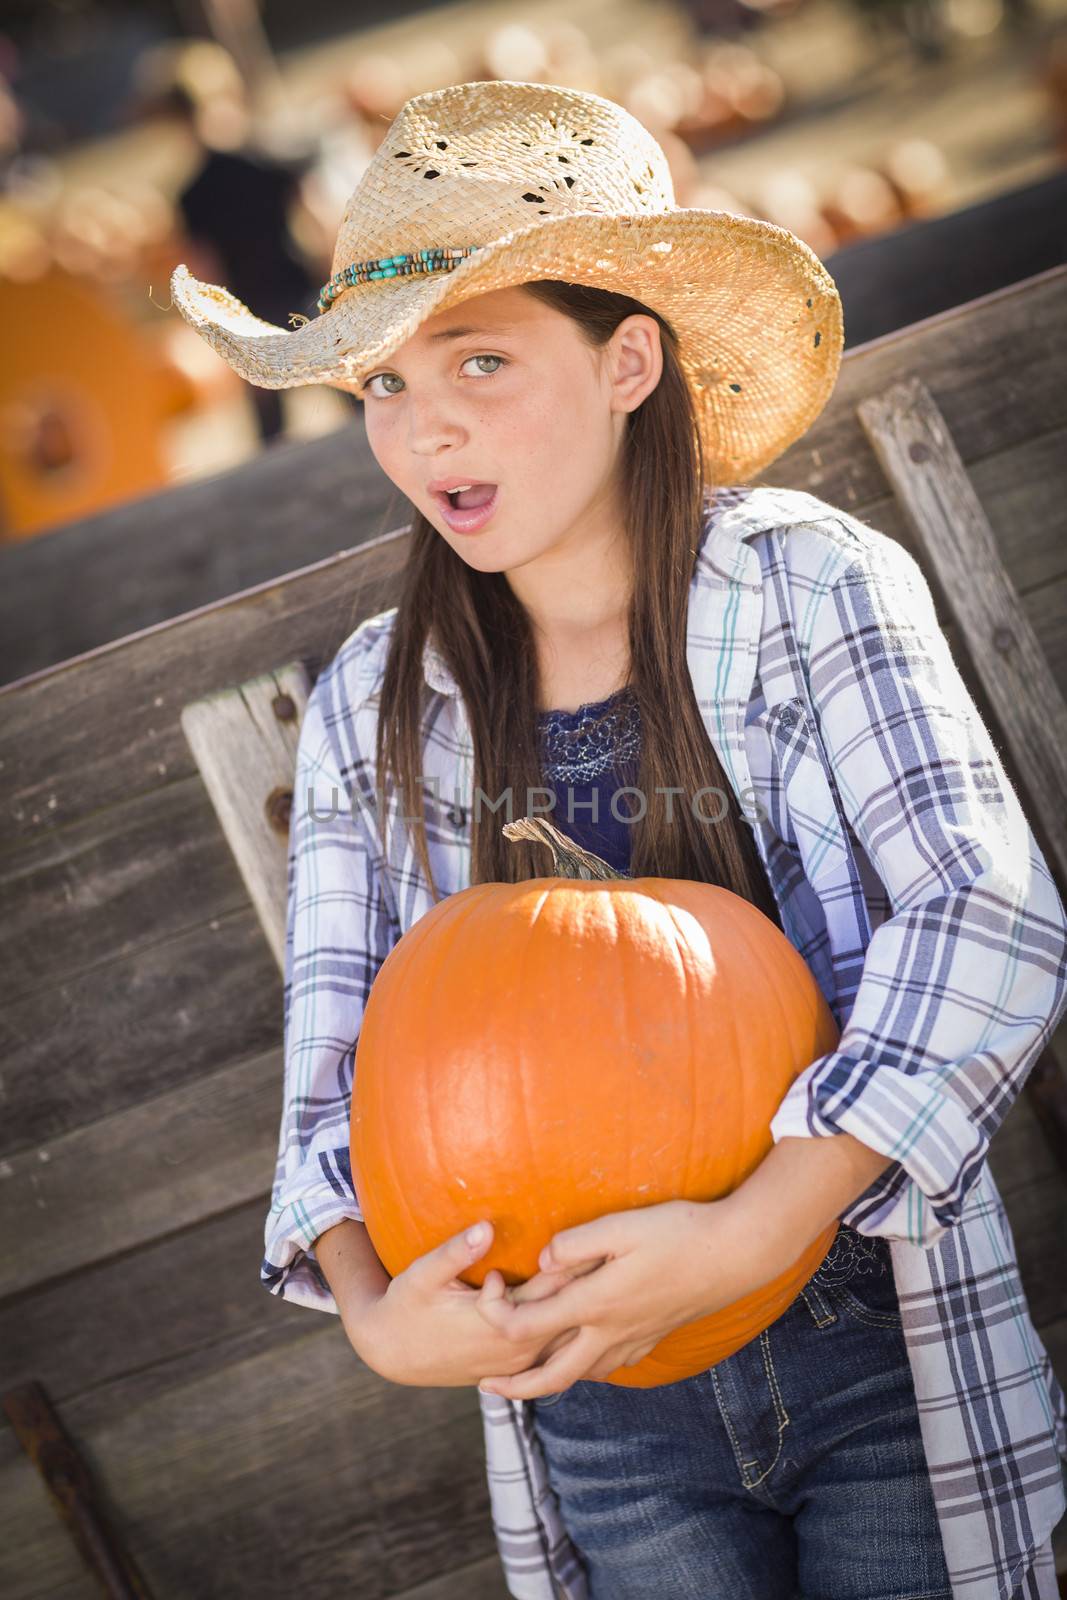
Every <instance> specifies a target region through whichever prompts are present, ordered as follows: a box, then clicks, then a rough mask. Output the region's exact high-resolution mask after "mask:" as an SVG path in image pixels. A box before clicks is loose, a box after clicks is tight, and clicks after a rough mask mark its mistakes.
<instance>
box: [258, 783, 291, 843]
mask: <svg viewBox="0 0 1067 1600" xmlns="http://www.w3.org/2000/svg"><path fill="white" fill-rule="evenodd" d="M264 810H265V811H266V813H267V821H268V822H269V823H270V825H271V827H272V828H273V829H274V831H275V833H285V834H287V833H288V832H289V818H290V817H291V816H292V813H293V791H292V789H285V788H278V789H272V790H271V792H270V794H269V795H268V796H267V800H266V805H265V806H264Z"/></svg>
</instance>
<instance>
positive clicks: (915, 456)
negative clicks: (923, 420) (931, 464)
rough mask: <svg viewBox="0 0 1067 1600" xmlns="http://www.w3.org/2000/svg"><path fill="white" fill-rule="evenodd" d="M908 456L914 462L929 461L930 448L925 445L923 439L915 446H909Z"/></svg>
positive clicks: (918, 440) (917, 441) (916, 442)
mask: <svg viewBox="0 0 1067 1600" xmlns="http://www.w3.org/2000/svg"><path fill="white" fill-rule="evenodd" d="M908 455H909V456H910V457H911V459H912V461H929V459H930V446H929V445H928V444H923V442H922V440H921V439H917V440H916V441H915V443H914V444H910V445H909V446H908Z"/></svg>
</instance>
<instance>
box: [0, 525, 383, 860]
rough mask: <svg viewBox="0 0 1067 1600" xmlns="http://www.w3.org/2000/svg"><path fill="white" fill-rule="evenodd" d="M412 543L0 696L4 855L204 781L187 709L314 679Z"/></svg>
mask: <svg viewBox="0 0 1067 1600" xmlns="http://www.w3.org/2000/svg"><path fill="white" fill-rule="evenodd" d="M407 538H408V536H407V534H406V533H398V534H392V535H389V534H387V535H385V536H384V537H383V538H381V539H375V540H372V541H370V542H368V544H367V545H365V546H364V547H363V548H362V550H361V551H360V552H359V554H360V557H361V559H359V560H358V561H357V560H356V559H355V557H354V556H352V555H351V554H346V555H340V556H335V557H331V558H330V559H328V560H326V561H323V562H319V563H318V564H316V565H315V566H312V567H308V568H306V569H305V570H304V571H303V572H301V573H299V574H297V575H296V576H294V577H290V578H288V579H285V580H282V581H280V582H277V583H270V584H266V585H264V586H261V587H260V588H258V589H251V590H248V591H247V592H246V593H245V594H242V595H238V596H235V597H234V598H233V599H232V600H229V601H226V602H223V603H221V604H219V605H215V606H209V607H207V608H205V609H204V610H202V611H197V612H192V613H190V614H189V615H188V616H186V617H182V618H178V619H175V620H174V621H173V622H166V623H161V624H160V625H159V626H158V627H155V628H149V629H146V630H145V631H144V632H143V633H140V634H135V635H134V636H133V637H131V638H130V639H125V640H120V641H119V642H118V643H116V644H113V645H105V646H103V647H102V648H101V649H100V650H96V651H92V652H91V653H90V654H89V655H88V656H81V657H77V658H76V659H75V660H73V661H68V662H64V663H63V664H62V666H59V667H55V668H49V669H48V670H47V671H46V672H43V673H40V674H36V675H34V676H32V677H30V678H27V679H23V680H22V681H21V682H20V683H17V684H8V685H5V686H4V687H3V688H2V689H0V762H2V763H3V765H2V767H0V772H3V773H4V774H5V779H4V789H5V796H4V801H5V803H4V807H3V814H2V821H0V852H4V851H6V850H7V849H10V848H11V847H12V846H13V845H14V844H15V843H16V842H19V841H24V840H26V839H30V838H34V837H38V836H40V834H41V833H43V832H45V831H49V830H52V829H56V828H59V827H65V826H67V825H68V824H70V823H72V822H76V821H79V820H81V819H82V818H83V817H86V816H88V815H89V814H90V813H91V812H93V811H97V810H99V809H100V808H101V807H103V806H106V805H113V804H115V802H116V801H118V800H122V799H128V798H130V796H132V795H134V794H138V793H142V792H145V791H146V790H148V789H150V788H152V787H158V786H159V784H160V782H161V780H163V779H166V780H168V781H170V782H173V781H174V780H175V779H176V778H181V777H188V776H191V775H192V774H194V773H195V772H196V764H195V762H194V761H193V757H192V752H191V751H190V750H189V747H188V744H187V743H186V740H185V736H184V734H183V733H182V731H181V727H180V724H179V721H178V717H179V713H180V710H181V707H182V706H183V705H186V704H188V702H189V701H190V700H195V699H197V698H199V697H200V696H201V695H205V694H211V693H213V692H214V691H216V690H218V689H226V688H229V687H231V685H233V684H235V683H243V682H245V680H246V679H248V678H252V677H255V676H256V675H257V674H258V673H260V672H263V671H265V670H267V669H269V668H270V667H272V666H275V665H278V664H282V663H285V662H289V661H304V662H305V663H306V664H307V665H308V668H309V671H311V672H312V674H313V675H314V674H315V673H317V671H318V670H319V668H320V667H321V665H322V663H323V662H324V661H326V660H329V659H330V658H331V657H332V656H333V655H334V654H335V652H336V651H337V649H338V648H339V646H340V645H341V644H342V642H343V641H344V640H345V639H346V638H347V636H348V635H349V633H351V631H352V629H353V628H354V627H355V626H356V623H357V622H358V621H359V620H360V618H362V617H364V616H369V615H372V614H374V613H375V612H377V611H379V610H383V609H385V607H386V606H388V605H390V604H393V603H394V601H393V599H392V598H390V596H391V595H392V592H393V586H394V584H395V582H396V578H397V575H398V572H399V568H400V564H401V562H402V560H403V556H404V552H405V550H406V548H407Z"/></svg>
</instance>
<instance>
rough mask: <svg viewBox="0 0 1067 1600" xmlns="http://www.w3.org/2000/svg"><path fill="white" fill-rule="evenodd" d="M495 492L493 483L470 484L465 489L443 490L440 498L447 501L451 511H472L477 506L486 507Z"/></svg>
mask: <svg viewBox="0 0 1067 1600" xmlns="http://www.w3.org/2000/svg"><path fill="white" fill-rule="evenodd" d="M495 492H496V484H495V483H472V484H471V485H470V487H469V488H466V489H446V490H443V491H442V498H443V499H445V500H447V501H448V503H449V505H450V506H451V507H452V509H453V511H473V510H475V509H476V508H477V507H478V506H484V505H488V503H489V501H490V500H491V499H492V498H493V495H494V494H495Z"/></svg>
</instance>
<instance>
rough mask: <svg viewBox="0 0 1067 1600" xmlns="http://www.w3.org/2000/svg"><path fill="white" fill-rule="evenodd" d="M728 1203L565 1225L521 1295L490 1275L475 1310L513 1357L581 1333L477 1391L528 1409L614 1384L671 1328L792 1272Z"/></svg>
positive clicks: (683, 1204) (667, 1205)
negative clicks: (578, 1386)
mask: <svg viewBox="0 0 1067 1600" xmlns="http://www.w3.org/2000/svg"><path fill="white" fill-rule="evenodd" d="M732 1198H733V1197H732V1196H730V1197H727V1198H726V1199H724V1200H715V1201H707V1202H700V1201H690V1200H668V1201H665V1202H663V1203H662V1204H659V1205H652V1206H643V1207H640V1208H638V1209H637V1210H630V1211H615V1212H610V1213H608V1215H606V1216H603V1217H598V1218H596V1220H595V1221H593V1222H586V1223H583V1224H582V1225H581V1226H580V1227H576V1228H567V1229H566V1230H564V1231H563V1232H562V1233H557V1234H556V1235H555V1237H554V1238H553V1239H552V1240H550V1242H549V1243H548V1244H547V1245H546V1246H545V1248H544V1250H543V1251H542V1253H541V1266H542V1268H543V1269H544V1270H543V1271H542V1272H539V1273H538V1274H537V1275H536V1276H535V1277H533V1278H530V1279H529V1280H528V1281H527V1282H526V1283H525V1284H521V1285H519V1286H518V1288H515V1289H507V1288H506V1287H505V1285H504V1280H503V1278H502V1277H501V1275H500V1273H499V1272H497V1271H495V1270H494V1271H491V1272H489V1273H488V1274H487V1276H486V1279H485V1283H484V1284H483V1285H482V1288H481V1290H480V1291H479V1292H478V1299H477V1302H476V1304H477V1310H478V1311H479V1313H480V1314H481V1315H482V1316H483V1317H484V1318H485V1320H486V1322H488V1323H489V1325H490V1326H491V1327H493V1328H495V1329H496V1330H497V1331H498V1332H500V1333H501V1334H503V1335H504V1337H505V1338H506V1339H507V1340H508V1341H509V1342H512V1341H514V1345H515V1348H520V1347H521V1348H524V1349H528V1348H530V1347H531V1346H532V1345H535V1344H541V1345H547V1344H548V1343H549V1342H550V1341H551V1340H553V1339H555V1338H556V1336H558V1335H561V1334H563V1333H564V1332H565V1331H566V1330H571V1329H574V1328H577V1330H578V1331H577V1333H576V1334H573V1333H571V1334H570V1335H569V1337H568V1338H567V1342H566V1343H564V1344H557V1345H556V1347H555V1350H554V1353H551V1354H549V1356H548V1358H547V1360H545V1361H544V1364H543V1365H539V1366H532V1367H529V1368H528V1369H527V1370H526V1371H521V1372H512V1373H511V1374H510V1375H509V1374H508V1373H507V1372H503V1373H501V1374H494V1375H492V1376H487V1377H485V1378H484V1379H483V1380H482V1382H481V1383H480V1384H479V1387H480V1388H481V1389H482V1390H483V1391H484V1392H486V1393H489V1394H500V1395H506V1396H507V1397H508V1398H509V1399H513V1400H531V1399H534V1398H535V1397H537V1396H539V1395H546V1394H554V1393H556V1392H557V1391H558V1390H561V1389H568V1388H569V1387H570V1386H571V1384H572V1383H576V1382H577V1381H578V1379H580V1378H606V1377H607V1376H608V1374H609V1373H611V1372H614V1371H615V1369H616V1368H617V1367H622V1366H635V1365H636V1363H637V1362H638V1361H640V1360H641V1359H642V1357H643V1356H646V1355H647V1354H648V1352H649V1351H650V1350H652V1349H653V1348H654V1347H655V1346H656V1345H657V1344H658V1343H659V1341H660V1340H661V1339H663V1338H665V1337H666V1335H667V1334H668V1333H671V1332H672V1331H673V1330H674V1329H675V1328H679V1327H681V1326H682V1325H683V1324H684V1323H686V1322H693V1321H695V1320H696V1318H698V1317H704V1316H709V1315H710V1314H711V1313H712V1312H714V1311H718V1310H721V1309H722V1307H724V1306H727V1305H731V1304H732V1303H733V1302H734V1301H735V1300H739V1299H740V1298H741V1296H742V1295H745V1294H748V1293H749V1292H750V1291H751V1290H753V1289H756V1288H758V1287H759V1286H760V1285H761V1284H764V1283H768V1282H769V1281H770V1280H771V1279H772V1278H773V1277H774V1276H775V1275H776V1273H777V1272H779V1271H780V1270H781V1269H782V1267H783V1266H784V1264H785V1263H784V1262H782V1261H781V1260H779V1259H778V1256H777V1253H776V1252H775V1251H774V1250H772V1249H771V1248H769V1247H761V1246H760V1245H759V1244H758V1242H754V1240H753V1237H752V1233H751V1231H750V1230H749V1229H747V1228H742V1226H741V1221H742V1218H741V1213H740V1211H739V1208H738V1207H737V1206H734V1205H731V1203H730V1202H731V1199H732ZM508 1365H510V1363H509V1364H508Z"/></svg>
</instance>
